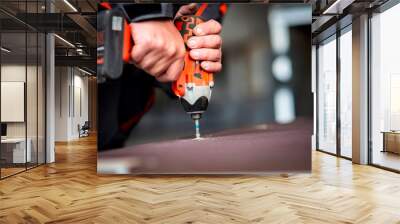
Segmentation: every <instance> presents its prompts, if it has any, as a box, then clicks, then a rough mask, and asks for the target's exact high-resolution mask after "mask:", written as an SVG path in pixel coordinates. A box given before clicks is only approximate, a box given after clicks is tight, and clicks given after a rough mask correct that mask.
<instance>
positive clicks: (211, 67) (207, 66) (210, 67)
mask: <svg viewBox="0 0 400 224" xmlns="http://www.w3.org/2000/svg"><path fill="white" fill-rule="evenodd" d="M200 66H201V67H202V68H203V69H204V70H206V71H207V72H220V71H221V69H222V64H221V62H212V61H203V62H201V64H200Z"/></svg>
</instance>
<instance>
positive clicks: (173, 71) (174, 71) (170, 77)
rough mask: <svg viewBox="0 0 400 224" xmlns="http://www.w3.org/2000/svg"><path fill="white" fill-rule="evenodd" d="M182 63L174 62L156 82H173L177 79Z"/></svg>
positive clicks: (180, 61)
mask: <svg viewBox="0 0 400 224" xmlns="http://www.w3.org/2000/svg"><path fill="white" fill-rule="evenodd" d="M183 66H184V64H183V61H182V60H176V61H175V62H174V63H172V64H171V66H170V67H169V68H168V69H167V72H166V73H165V74H163V75H161V76H159V77H157V80H158V81H160V82H173V81H175V80H177V79H178V78H179V75H180V74H181V71H182V69H183Z"/></svg>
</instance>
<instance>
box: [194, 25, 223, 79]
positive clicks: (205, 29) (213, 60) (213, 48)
mask: <svg viewBox="0 0 400 224" xmlns="http://www.w3.org/2000/svg"><path fill="white" fill-rule="evenodd" d="M221 30H222V26H221V24H220V23H219V22H217V21H215V20H213V19H212V20H209V21H207V22H204V23H200V24H198V25H197V26H196V27H195V28H194V30H193V33H194V34H195V35H194V36H192V37H191V38H189V40H188V42H187V46H188V47H189V48H190V49H191V50H190V57H192V58H193V59H194V60H198V61H201V64H200V65H201V67H202V68H203V69H204V70H206V71H208V72H219V71H221V69H222V64H221V58H222V51H221V46H222V38H221V36H220V33H221Z"/></svg>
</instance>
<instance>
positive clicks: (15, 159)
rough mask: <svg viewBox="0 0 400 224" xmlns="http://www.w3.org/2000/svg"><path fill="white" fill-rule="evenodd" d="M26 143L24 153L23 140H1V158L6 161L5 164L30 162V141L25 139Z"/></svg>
mask: <svg viewBox="0 0 400 224" xmlns="http://www.w3.org/2000/svg"><path fill="white" fill-rule="evenodd" d="M26 142H27V147H26V151H25V138H6V139H1V147H2V148H1V157H2V158H3V159H5V160H6V163H26V162H31V160H32V159H31V158H32V153H31V151H32V150H31V148H32V140H31V139H30V138H27V139H26ZM11 158H12V160H11Z"/></svg>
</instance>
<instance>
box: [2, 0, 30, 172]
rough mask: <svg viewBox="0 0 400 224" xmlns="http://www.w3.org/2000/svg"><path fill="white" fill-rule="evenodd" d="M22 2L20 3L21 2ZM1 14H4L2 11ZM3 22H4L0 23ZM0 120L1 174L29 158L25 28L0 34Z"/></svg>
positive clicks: (17, 168)
mask: <svg viewBox="0 0 400 224" xmlns="http://www.w3.org/2000/svg"><path fill="white" fill-rule="evenodd" d="M21 4H22V3H21ZM2 17H4V15H2ZM3 25H4V24H3ZM1 46H2V49H6V50H1V54H2V55H1V104H2V105H1V121H2V124H3V129H4V130H6V133H5V132H3V133H2V135H3V136H2V140H1V160H2V170H1V173H2V177H5V176H9V175H12V174H15V173H17V172H20V171H23V170H25V166H26V164H25V163H26V161H27V160H28V161H30V155H31V151H30V143H29V144H28V150H27V147H26V146H27V144H26V143H27V139H26V128H27V126H26V118H25V112H26V111H25V108H26V107H25V98H26V74H27V70H26V69H27V67H26V33H25V31H13V32H7V31H6V30H4V29H3V30H2V34H1Z"/></svg>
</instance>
